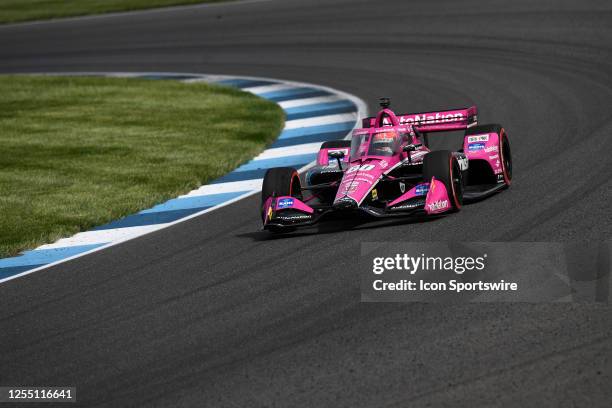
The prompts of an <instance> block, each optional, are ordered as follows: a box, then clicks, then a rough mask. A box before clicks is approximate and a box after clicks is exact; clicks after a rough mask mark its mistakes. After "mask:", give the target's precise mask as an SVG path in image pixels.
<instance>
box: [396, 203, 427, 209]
mask: <svg viewBox="0 0 612 408" xmlns="http://www.w3.org/2000/svg"><path fill="white" fill-rule="evenodd" d="M421 205H423V202H422V201H421V202H415V203H407V204H402V205H396V206H394V207H392V208H391V209H392V210H410V209H413V208H417V207H419V206H421Z"/></svg>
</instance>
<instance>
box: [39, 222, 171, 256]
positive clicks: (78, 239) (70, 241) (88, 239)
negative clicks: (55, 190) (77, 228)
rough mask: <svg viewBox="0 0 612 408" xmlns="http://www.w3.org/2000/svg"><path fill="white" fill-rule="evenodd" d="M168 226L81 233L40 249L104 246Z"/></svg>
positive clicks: (144, 226)
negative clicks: (104, 244) (90, 245)
mask: <svg viewBox="0 0 612 408" xmlns="http://www.w3.org/2000/svg"><path fill="white" fill-rule="evenodd" d="M165 227H166V224H153V225H142V226H138V227H125V228H113V229H106V230H99V231H85V232H79V233H78V234H76V235H73V236H72V237H69V238H62V239H60V240H59V241H56V242H54V243H53V244H46V245H42V246H39V247H38V248H36V249H37V250H38V249H55V248H65V247H71V246H77V245H89V244H102V243H106V242H113V241H117V240H125V239H127V238H132V237H137V236H140V235H144V234H148V233H150V232H153V231H157V230H158V229H162V228H165Z"/></svg>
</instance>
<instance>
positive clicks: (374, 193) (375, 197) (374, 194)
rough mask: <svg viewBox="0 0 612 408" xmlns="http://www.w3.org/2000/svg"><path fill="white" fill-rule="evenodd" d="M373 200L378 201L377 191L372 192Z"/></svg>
mask: <svg viewBox="0 0 612 408" xmlns="http://www.w3.org/2000/svg"><path fill="white" fill-rule="evenodd" d="M372 199H373V200H378V191H376V189H374V190H372Z"/></svg>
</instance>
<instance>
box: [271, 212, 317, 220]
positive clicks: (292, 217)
mask: <svg viewBox="0 0 612 408" xmlns="http://www.w3.org/2000/svg"><path fill="white" fill-rule="evenodd" d="M311 218H312V216H311V215H306V214H303V215H281V216H279V217H277V219H279V220H283V221H297V220H309V219H311Z"/></svg>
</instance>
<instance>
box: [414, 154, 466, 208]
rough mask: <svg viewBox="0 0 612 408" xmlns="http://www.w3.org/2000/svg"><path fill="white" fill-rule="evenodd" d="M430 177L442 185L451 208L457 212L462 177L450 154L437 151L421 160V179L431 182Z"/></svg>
mask: <svg viewBox="0 0 612 408" xmlns="http://www.w3.org/2000/svg"><path fill="white" fill-rule="evenodd" d="M432 177H435V178H436V180H438V181H440V182H442V183H444V186H445V187H446V192H447V193H448V197H449V199H450V201H451V206H452V207H453V209H454V210H455V211H459V209H460V208H461V205H462V204H463V177H462V174H461V168H460V167H459V162H458V161H457V158H456V157H455V156H454V155H453V153H452V152H450V151H448V150H437V151H434V152H430V153H428V154H427V155H426V156H425V157H424V158H423V178H424V179H425V181H431V178H432Z"/></svg>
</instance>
